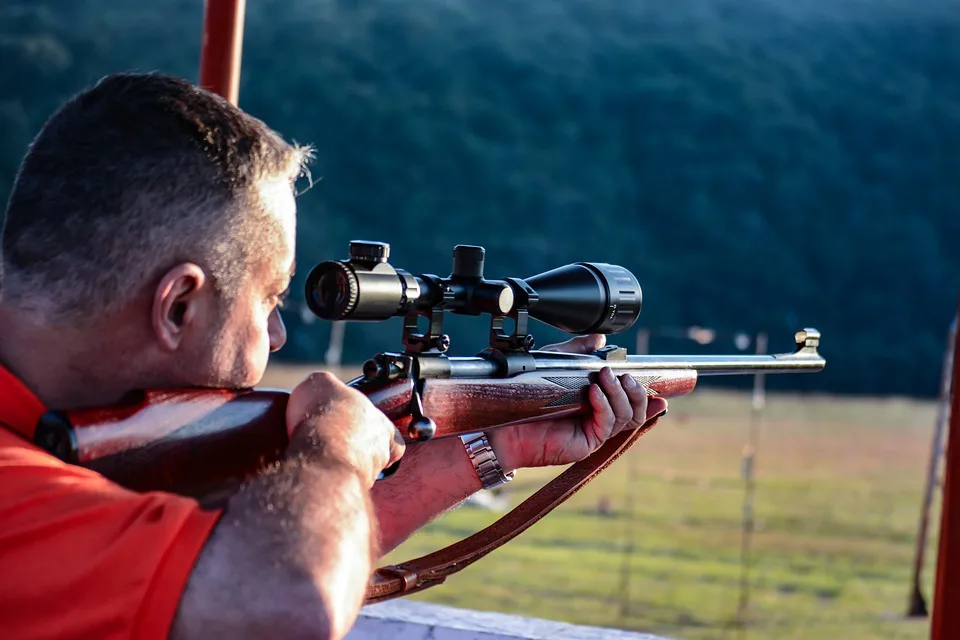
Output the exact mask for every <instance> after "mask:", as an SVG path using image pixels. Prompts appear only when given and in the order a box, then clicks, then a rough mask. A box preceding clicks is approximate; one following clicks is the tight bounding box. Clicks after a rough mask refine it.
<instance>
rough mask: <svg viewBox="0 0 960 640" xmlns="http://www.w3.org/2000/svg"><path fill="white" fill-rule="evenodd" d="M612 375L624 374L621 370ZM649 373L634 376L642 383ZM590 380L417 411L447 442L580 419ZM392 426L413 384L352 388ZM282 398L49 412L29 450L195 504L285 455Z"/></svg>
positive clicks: (188, 399)
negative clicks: (36, 447)
mask: <svg viewBox="0 0 960 640" xmlns="http://www.w3.org/2000/svg"><path fill="white" fill-rule="evenodd" d="M615 372H617V373H618V374H619V373H624V372H623V371H617V370H615ZM651 377H653V376H651V375H650V374H646V375H642V376H635V378H636V379H637V381H638V382H640V383H641V384H645V383H649V380H650V378H651ZM656 377H658V378H659V379H658V380H657V381H656V382H655V383H653V384H652V385H651V386H650V387H648V388H649V389H650V391H651V393H654V392H655V393H657V394H658V395H661V396H664V397H674V396H679V395H684V394H686V393H689V392H690V391H692V390H693V388H694V387H695V386H696V381H697V374H696V371H689V372H663V375H660V376H656ZM595 380H596V373H589V374H588V373H586V372H553V373H546V374H544V373H540V372H530V373H522V374H519V375H517V376H515V377H513V378H461V379H455V378H447V379H442V378H441V379H434V380H427V381H425V382H424V383H423V391H422V394H421V395H422V404H423V413H424V414H425V415H428V416H430V417H431V418H432V419H433V420H434V421H435V422H436V424H437V430H436V433H435V435H434V436H433V437H434V438H447V437H452V436H459V435H461V434H466V433H472V432H475V431H481V430H484V431H486V430H490V429H495V428H498V427H502V426H507V425H512V424H519V423H523V422H530V421H537V420H545V419H552V418H558V417H563V416H569V415H584V414H586V413H587V412H588V411H589V410H590V405H589V402H588V400H587V388H588V386H589V384H590V382H592V381H595ZM351 384H352V386H354V387H356V388H357V389H359V390H360V391H361V392H363V393H364V394H365V395H367V397H368V398H369V399H370V401H371V402H372V403H373V404H374V405H376V406H377V408H379V409H380V410H381V411H383V412H384V414H386V416H387V417H388V418H390V419H391V420H392V421H393V422H394V424H396V425H397V426H398V427H399V428H400V430H401V433H402V434H403V436H404V439H405V440H406V441H407V442H414V441H416V437H415V436H413V435H412V434H410V433H409V430H408V427H409V425H410V421H411V417H412V414H411V411H410V408H411V406H412V399H413V390H414V382H413V380H412V379H411V378H400V379H397V380H390V381H387V382H385V383H384V382H380V381H376V382H373V383H364V382H363V381H362V380H358V381H353V382H352V383H351ZM288 397H289V393H288V392H287V391H282V390H272V389H252V390H237V391H229V390H223V389H182V390H151V391H146V392H142V393H138V394H136V395H134V396H132V397H131V398H129V400H128V401H127V402H125V403H123V404H121V405H118V406H113V407H101V408H94V409H82V410H78V411H70V412H57V411H51V412H48V413H47V414H45V415H44V416H43V417H42V418H41V421H40V423H39V425H38V427H37V431H36V442H37V443H38V444H39V445H40V446H42V447H43V448H44V449H46V450H47V451H50V452H51V453H54V454H55V455H56V456H57V457H58V458H60V459H62V460H64V461H66V462H70V463H73V464H78V465H80V466H83V467H86V468H89V469H92V470H93V471H96V472H97V473H100V474H102V475H103V476H105V477H106V478H109V479H110V480H112V481H113V482H116V483H117V484H119V485H121V486H124V487H126V488H128V489H132V490H134V491H168V492H172V493H178V494H181V495H186V496H191V497H195V498H198V499H203V498H204V497H207V496H210V495H212V494H218V493H220V492H221V491H225V490H229V489H230V488H235V487H236V486H237V485H239V484H240V483H241V482H243V481H244V480H245V479H246V478H249V477H251V476H253V475H255V474H256V473H258V472H259V471H261V470H263V469H264V468H265V467H267V466H269V465H271V464H274V463H276V462H277V461H279V460H280V459H281V458H282V457H283V454H284V451H285V450H286V447H287V429H286V421H285V414H286V405H287V399H288Z"/></svg>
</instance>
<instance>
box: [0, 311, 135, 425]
mask: <svg viewBox="0 0 960 640" xmlns="http://www.w3.org/2000/svg"><path fill="white" fill-rule="evenodd" d="M121 352H122V341H121V340H120V336H118V335H117V334H116V333H114V334H113V335H104V334H103V332H96V331H95V330H92V329H91V330H87V331H85V330H80V329H76V328H72V327H62V326H50V325H47V324H45V323H42V322H39V321H37V320H36V319H34V318H32V317H30V316H27V315H25V314H22V313H19V312H18V311H17V310H16V309H10V308H7V307H5V306H4V305H3V304H0V364H2V365H3V366H4V367H5V368H6V369H8V370H9V371H10V372H11V373H12V374H13V375H15V376H16V377H17V378H19V379H20V380H21V381H22V382H23V383H24V384H25V385H26V386H27V387H28V388H29V389H30V390H31V391H32V392H33V393H34V395H36V396H37V398H39V399H40V401H41V402H42V403H43V405H44V406H45V407H47V408H50V409H59V410H71V409H78V408H83V407H92V406H102V405H107V404H113V403H116V402H118V401H119V400H120V399H121V398H122V397H123V396H124V395H125V394H126V393H127V392H128V391H129V389H131V388H135V386H136V384H137V380H136V377H137V376H136V375H134V372H133V370H132V369H131V368H130V367H129V366H125V365H124V363H123V361H122V360H123V359H121V358H119V357H118V355H119V353H121ZM127 361H128V362H130V359H127ZM125 374H127V375H125Z"/></svg>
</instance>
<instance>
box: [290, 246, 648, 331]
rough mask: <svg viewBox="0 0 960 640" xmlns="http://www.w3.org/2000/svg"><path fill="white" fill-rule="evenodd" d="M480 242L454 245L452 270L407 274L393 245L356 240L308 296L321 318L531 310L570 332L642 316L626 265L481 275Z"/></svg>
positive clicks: (625, 323)
mask: <svg viewBox="0 0 960 640" xmlns="http://www.w3.org/2000/svg"><path fill="white" fill-rule="evenodd" d="M484 255H485V250H484V248H483V247H477V246H471V245H457V246H456V247H455V248H454V250H453V270H452V272H451V274H450V276H449V277H447V278H440V277H438V276H435V275H430V274H421V275H412V274H410V273H409V272H407V271H404V270H402V269H396V268H394V267H393V266H392V265H391V264H390V263H389V262H388V260H389V258H390V245H389V244H387V243H384V242H368V241H359V240H356V241H353V242H351V243H350V258H349V259H348V260H331V261H327V262H322V263H320V264H318V265H317V266H315V267H314V268H313V269H312V270H311V271H310V274H309V275H308V276H307V282H306V301H307V306H308V307H309V308H310V310H311V311H312V312H313V313H314V314H316V315H317V316H318V317H320V318H322V319H324V320H361V321H362V320H366V321H376V320H386V319H388V318H393V317H397V316H400V317H403V316H407V315H408V314H410V313H423V312H426V311H430V310H432V309H442V310H444V311H449V312H451V313H455V314H460V315H480V314H482V313H487V314H491V315H493V316H510V315H511V314H514V313H516V312H517V311H518V310H520V309H524V310H526V311H527V313H528V314H529V315H530V317H532V318H535V319H536V320H539V321H540V322H543V323H545V324H548V325H550V326H552V327H556V328H557V329H560V330H562V331H566V332H567V333H572V334H588V333H606V334H610V333H618V332H621V331H624V330H626V329H628V328H630V327H631V326H632V325H633V323H634V322H636V320H637V318H638V317H639V316H640V310H641V307H642V294H641V291H640V283H639V282H638V281H637V279H636V278H635V277H634V275H633V274H632V273H630V272H629V271H628V270H626V269H624V268H623V267H619V266H616V265H612V264H605V263H597V262H577V263H574V264H568V265H565V266H562V267H558V268H556V269H552V270H550V271H546V272H544V273H541V274H538V275H535V276H532V277H529V278H524V279H521V278H504V279H503V280H485V279H484V277H483V266H484Z"/></svg>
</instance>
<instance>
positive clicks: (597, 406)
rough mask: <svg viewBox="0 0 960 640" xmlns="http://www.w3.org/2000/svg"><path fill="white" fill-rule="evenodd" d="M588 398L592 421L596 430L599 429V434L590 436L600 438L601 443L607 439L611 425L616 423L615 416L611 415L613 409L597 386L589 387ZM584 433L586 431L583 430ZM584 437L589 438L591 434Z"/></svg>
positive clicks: (611, 428)
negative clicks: (591, 410) (595, 425)
mask: <svg viewBox="0 0 960 640" xmlns="http://www.w3.org/2000/svg"><path fill="white" fill-rule="evenodd" d="M589 397H590V406H591V407H592V408H593V420H594V422H596V424H597V428H598V429H599V433H595V434H592V435H593V436H595V437H597V438H600V442H601V443H602V442H603V441H604V440H606V439H607V438H608V437H609V433H610V432H611V431H612V430H613V425H614V423H615V422H616V416H614V414H613V408H612V407H611V406H610V401H609V400H608V399H607V396H605V395H604V394H603V390H602V389H600V387H599V385H595V384H591V385H590V392H589ZM584 424H586V423H584ZM584 431H586V429H584ZM585 435H587V436H588V437H590V435H591V434H585Z"/></svg>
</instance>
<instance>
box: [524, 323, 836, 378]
mask: <svg viewBox="0 0 960 640" xmlns="http://www.w3.org/2000/svg"><path fill="white" fill-rule="evenodd" d="M795 341H796V345H797V348H796V350H795V351H794V352H793V353H780V354H773V355H722V356H696V355H694V356H658V355H634V356H626V359H625V360H618V359H614V358H611V359H609V360H604V359H600V358H596V357H594V356H582V355H577V354H562V353H546V352H537V353H536V360H537V368H538V369H541V368H542V369H601V368H603V367H606V366H609V367H612V368H616V369H638V370H644V369H674V370H677V369H681V370H691V369H692V370H696V371H697V373H698V374H699V375H737V374H753V373H803V372H817V371H820V370H822V369H823V367H824V366H825V365H826V360H825V359H824V358H823V357H822V356H821V355H820V354H819V352H818V351H817V348H818V347H819V345H820V332H819V331H817V330H816V329H803V330H801V331H798V332H797V333H796V336H795Z"/></svg>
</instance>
